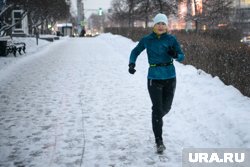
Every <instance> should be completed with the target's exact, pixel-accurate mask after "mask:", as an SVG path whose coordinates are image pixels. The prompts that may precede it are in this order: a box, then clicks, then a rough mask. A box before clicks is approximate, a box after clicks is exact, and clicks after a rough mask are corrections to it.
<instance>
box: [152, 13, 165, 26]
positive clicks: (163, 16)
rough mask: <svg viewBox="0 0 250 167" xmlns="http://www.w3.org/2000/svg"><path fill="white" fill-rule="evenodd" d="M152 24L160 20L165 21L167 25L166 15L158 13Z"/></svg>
mask: <svg viewBox="0 0 250 167" xmlns="http://www.w3.org/2000/svg"><path fill="white" fill-rule="evenodd" d="M153 21H154V25H155V24H157V23H160V22H163V23H165V24H166V25H168V17H167V16H166V15H165V14H162V13H159V14H157V15H156V16H155V17H154V19H153Z"/></svg>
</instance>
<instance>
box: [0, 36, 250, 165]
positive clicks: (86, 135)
mask: <svg viewBox="0 0 250 167" xmlns="http://www.w3.org/2000/svg"><path fill="white" fill-rule="evenodd" d="M134 46H135V43H133V42H132V41H130V40H128V39H125V38H122V37H120V36H113V35H111V34H104V35H101V36H99V37H96V38H81V39H77V38H75V39H74V38H72V39H68V40H65V41H63V42H59V43H54V44H52V45H51V46H50V47H47V48H46V49H44V51H42V52H41V53H37V54H34V55H29V56H27V57H24V58H23V59H22V60H20V61H19V62H18V63H16V64H13V65H11V66H10V67H9V68H7V69H6V70H4V73H5V74H3V72H1V71H0V126H1V129H0V136H1V140H0V150H1V152H0V166H1V167H2V166H3V167H12V166H13V167H21V166H25V167H31V166H34V167H43V166H51V167H64V166H65V167H75V166H84V167H105V166H107V167H108V166H110V167H123V166H126V167H139V166H143V167H144V166H155V167H165V166H171V167H180V166H181V152H182V148H186V147H215V148H217V147H241V148H244V147H250V143H249V140H250V133H249V131H248V128H249V126H250V121H249V114H250V112H249V107H250V100H249V98H247V97H244V96H242V95H241V94H240V93H239V92H238V91H237V90H235V89H234V88H232V87H227V86H225V85H223V84H222V83H221V82H220V81H219V80H218V78H212V77H210V76H209V75H207V74H204V73H203V72H201V71H197V70H196V69H194V68H193V67H191V66H183V65H181V64H179V63H176V68H177V72H178V78H177V80H178V81H177V90H176V96H175V100H174V104H173V109H172V111H171V113H170V114H169V115H168V116H167V117H166V118H165V124H164V138H165V143H166V146H167V150H166V153H165V154H164V155H161V156H159V155H157V154H155V150H154V149H155V148H154V139H153V134H152V130H151V111H150V110H151V109H150V108H151V102H150V99H149V96H148V92H147V89H146V72H147V60H146V54H145V53H143V54H142V55H141V56H140V57H139V59H138V65H137V73H136V74H135V75H134V76H131V75H129V74H128V72H127V67H128V66H127V63H128V56H129V52H130V50H131V48H132V47H134Z"/></svg>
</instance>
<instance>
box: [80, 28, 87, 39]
mask: <svg viewBox="0 0 250 167" xmlns="http://www.w3.org/2000/svg"><path fill="white" fill-rule="evenodd" d="M85 34H86V30H85V28H84V27H83V28H82V31H81V33H80V37H84V36H85Z"/></svg>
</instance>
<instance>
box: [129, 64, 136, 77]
mask: <svg viewBox="0 0 250 167" xmlns="http://www.w3.org/2000/svg"><path fill="white" fill-rule="evenodd" d="M128 66H129V69H128V72H129V73H130V74H134V73H135V72H136V70H135V63H129V65H128Z"/></svg>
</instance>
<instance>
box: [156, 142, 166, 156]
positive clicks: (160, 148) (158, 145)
mask: <svg viewBox="0 0 250 167" xmlns="http://www.w3.org/2000/svg"><path fill="white" fill-rule="evenodd" d="M156 150H157V153H159V154H161V153H163V151H164V150H166V147H165V145H164V144H163V142H162V141H159V142H157V143H156Z"/></svg>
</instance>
